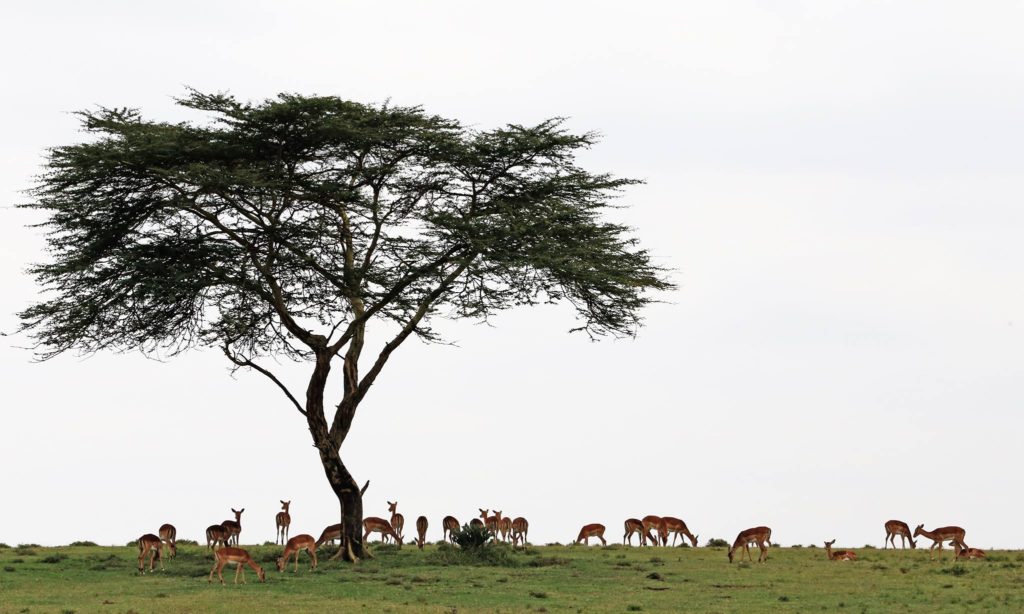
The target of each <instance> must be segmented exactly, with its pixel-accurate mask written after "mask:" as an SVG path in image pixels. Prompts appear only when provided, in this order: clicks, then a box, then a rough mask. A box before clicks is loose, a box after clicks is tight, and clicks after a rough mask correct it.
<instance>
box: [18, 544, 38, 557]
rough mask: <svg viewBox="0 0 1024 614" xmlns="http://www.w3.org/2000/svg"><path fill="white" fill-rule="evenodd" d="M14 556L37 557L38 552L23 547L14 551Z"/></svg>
mask: <svg viewBox="0 0 1024 614" xmlns="http://www.w3.org/2000/svg"><path fill="white" fill-rule="evenodd" d="M14 554H17V555H18V556H35V555H36V551H35V550H33V549H32V548H29V547H28V546H25V545H21V546H18V547H17V548H15V549H14Z"/></svg>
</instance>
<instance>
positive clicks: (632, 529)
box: [622, 518, 655, 546]
mask: <svg viewBox="0 0 1024 614" xmlns="http://www.w3.org/2000/svg"><path fill="white" fill-rule="evenodd" d="M624 526H625V528H626V533H625V535H623V536H622V543H623V544H627V543H628V544H629V545H630V546H632V545H633V534H634V533H639V534H640V545H641V546H646V545H647V540H651V541H655V540H654V536H653V535H651V534H650V532H649V531H645V530H644V523H643V522H641V521H640V520H637V519H636V518H627V519H626V522H625V523H624Z"/></svg>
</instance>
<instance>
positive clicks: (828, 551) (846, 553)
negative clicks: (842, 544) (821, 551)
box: [825, 539, 857, 561]
mask: <svg viewBox="0 0 1024 614" xmlns="http://www.w3.org/2000/svg"><path fill="white" fill-rule="evenodd" d="M834 543H836V540H834V539H833V540H832V541H830V542H825V556H827V557H828V560H830V561H856V560H857V553H856V552H854V551H853V550H836V551H835V552H833V551H832V544H834Z"/></svg>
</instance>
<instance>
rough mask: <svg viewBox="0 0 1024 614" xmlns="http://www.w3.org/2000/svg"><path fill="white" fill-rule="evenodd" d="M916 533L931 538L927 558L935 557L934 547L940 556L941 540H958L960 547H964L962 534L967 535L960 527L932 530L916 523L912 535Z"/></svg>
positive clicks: (915, 535)
mask: <svg viewBox="0 0 1024 614" xmlns="http://www.w3.org/2000/svg"><path fill="white" fill-rule="evenodd" d="M918 535H924V536H925V537H927V538H928V539H930V540H932V545H931V547H930V548H928V560H932V559H934V558H935V549H936V548H938V549H939V556H942V542H960V545H961V546H962V547H966V544H965V543H964V536H965V535H967V531H964V530H963V529H962V528H960V527H939V528H938V529H935V530H934V531H927V530H925V528H924V525H923V524H919V525H917V528H916V529H914V537H917V536H918Z"/></svg>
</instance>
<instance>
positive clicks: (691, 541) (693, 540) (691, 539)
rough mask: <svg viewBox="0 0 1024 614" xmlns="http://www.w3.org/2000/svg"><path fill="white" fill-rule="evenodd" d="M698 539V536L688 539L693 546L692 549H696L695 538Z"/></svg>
mask: <svg viewBox="0 0 1024 614" xmlns="http://www.w3.org/2000/svg"><path fill="white" fill-rule="evenodd" d="M698 537H700V536H699V535H694V536H693V537H691V538H690V543H692V544H693V547H694V548H696V547H697V538H698Z"/></svg>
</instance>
